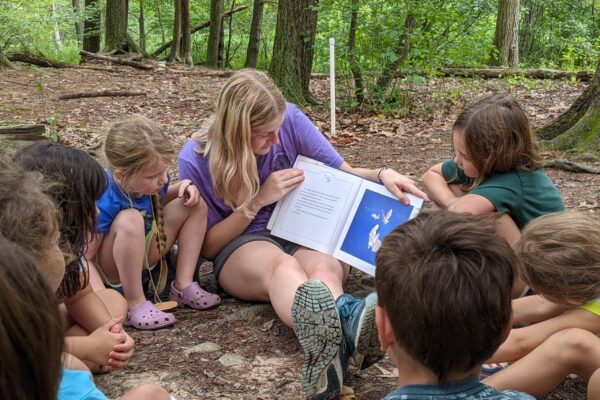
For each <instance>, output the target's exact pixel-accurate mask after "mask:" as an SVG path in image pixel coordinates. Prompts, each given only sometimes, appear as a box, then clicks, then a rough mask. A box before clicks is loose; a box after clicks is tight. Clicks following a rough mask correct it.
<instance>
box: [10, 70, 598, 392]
mask: <svg viewBox="0 0 600 400" xmlns="http://www.w3.org/2000/svg"><path fill="white" fill-rule="evenodd" d="M106 68H107V70H106V71H100V70H89V69H40V68H35V67H34V68H31V67H24V66H23V67H22V68H21V70H19V71H11V70H0V83H1V85H0V125H10V124H16V123H45V124H46V125H47V126H48V128H49V135H50V136H53V137H54V138H55V139H56V138H57V139H58V140H59V141H60V142H62V143H66V144H69V145H73V146H76V147H79V148H84V149H87V150H88V151H90V152H91V153H92V154H100V153H101V151H100V143H101V141H102V135H103V134H104V133H105V132H106V130H107V128H108V126H109V125H110V124H111V123H112V122H113V121H115V120H116V119H118V118H121V117H123V116H125V115H128V114H133V113H138V114H143V115H146V116H148V117H150V118H153V119H155V120H157V121H158V122H160V123H162V124H163V126H164V127H165V129H166V132H167V133H168V134H169V135H170V137H171V138H172V140H173V143H174V145H175V146H176V147H177V148H181V146H182V145H183V144H184V143H185V142H186V141H187V140H188V138H189V137H190V134H191V133H192V132H193V131H194V130H195V129H197V128H199V127H200V126H202V124H203V123H204V122H205V121H206V120H207V118H208V117H209V115H210V114H211V112H212V109H213V104H214V100H215V97H216V95H217V93H218V90H219V88H220V87H221V85H222V83H223V82H224V81H225V79H226V76H223V74H218V73H216V72H215V71H210V70H206V69H203V68H194V69H193V70H187V69H183V68H182V67H178V69H167V68H163V69H159V70H156V71H151V72H147V71H144V72H142V71H139V70H135V69H131V68H128V67H108V66H107V67H106ZM584 87H585V85H584V84H581V83H577V82H570V81H530V80H521V79H509V80H485V81H484V80H478V79H468V80H465V79H461V80H458V79H452V78H443V79H442V78H436V79H427V80H426V82H425V83H424V84H421V85H414V84H413V85H408V86H407V87H406V91H404V92H403V93H404V98H403V103H404V105H405V107H406V109H407V110H408V112H407V113H406V115H405V116H404V117H403V118H400V117H394V116H391V115H383V114H379V115H378V114H367V113H341V114H339V115H338V118H337V122H338V127H337V129H338V134H337V135H336V136H335V137H334V138H330V140H331V142H332V143H333V144H334V146H335V147H336V148H337V150H338V151H339V152H340V153H341V154H342V155H343V157H344V158H345V159H346V161H348V162H349V163H350V164H351V165H355V166H363V167H369V168H377V167H381V166H383V165H387V166H389V167H393V168H395V169H397V170H398V171H400V172H402V173H404V174H407V175H409V176H411V177H413V178H414V179H415V180H417V181H418V182H419V184H420V176H421V174H422V173H423V172H425V171H426V170H427V168H428V167H429V166H431V165H432V164H434V163H436V162H439V161H441V160H444V159H446V158H448V157H450V156H452V145H451V125H452V123H453V121H454V118H455V117H456V115H457V113H458V112H460V110H461V109H462V107H464V105H465V104H467V103H468V102H470V101H472V100H473V99H476V98H480V97H482V96H486V95H489V94H492V93H494V92H497V91H509V92H511V93H512V94H513V95H515V96H516V97H517V98H518V99H519V100H520V101H521V102H522V104H523V106H524V108H525V110H526V112H527V114H528V115H529V116H530V119H531V123H532V125H533V126H539V125H541V124H543V123H544V122H546V121H549V120H551V119H552V118H554V117H556V116H557V115H559V114H560V113H561V112H562V111H564V110H565V109H567V108H568V107H569V106H570V104H571V103H572V102H573V100H574V99H575V98H576V97H577V96H578V95H579V94H580V93H581V92H582V90H583V89H584ZM311 88H312V90H313V93H314V94H315V97H316V98H317V100H319V101H322V102H323V103H324V105H325V106H324V107H313V108H309V109H306V112H307V114H308V115H309V117H310V118H311V119H312V120H313V121H314V122H315V124H316V125H317V126H318V127H319V128H320V129H321V130H322V131H323V132H325V133H328V129H329V122H328V121H329V117H328V113H327V110H326V102H327V93H328V82H327V81H322V80H317V81H314V82H313V84H312V87H311ZM100 90H121V91H122V90H129V91H143V92H145V94H146V95H145V96H138V97H97V98H87V99H78V100H77V99H76V100H58V96H59V95H63V94H70V93H76V92H86V91H100ZM0 145H1V147H9V146H11V145H9V144H7V143H6V142H1V141H0ZM544 157H545V158H547V159H554V158H562V157H563V155H562V154H557V153H553V152H548V151H546V152H544ZM583 161H586V162H588V164H589V165H591V166H596V167H598V166H599V163H598V162H597V160H593V159H590V158H586V157H585V156H583ZM172 170H173V173H174V175H176V170H177V168H176V165H175V164H173V165H172ZM547 172H548V174H549V175H550V176H551V178H552V179H553V180H554V182H555V183H556V185H557V186H558V188H559V190H560V192H561V194H562V195H563V197H564V200H565V204H566V207H567V208H568V209H577V210H583V211H585V212H590V213H598V212H600V205H599V203H600V198H599V192H598V187H600V176H598V175H591V174H583V173H570V172H565V171H562V170H555V169H548V170H547ZM201 272H202V274H201V275H202V285H203V286H204V287H207V288H208V289H210V290H213V291H214V290H215V289H216V288H215V284H214V282H213V280H212V275H211V273H210V265H209V264H205V265H204V266H203V268H202V270H201ZM346 288H347V291H348V292H350V293H353V294H356V295H363V294H365V293H367V292H369V291H372V290H374V279H373V278H371V277H369V276H367V275H365V274H363V273H362V272H360V271H357V270H353V271H352V273H351V275H350V278H349V280H348V282H347V285H346ZM221 295H222V298H223V304H222V305H221V306H219V307H218V308H216V309H213V310H209V311H203V312H198V311H192V310H189V309H178V310H177V311H176V316H177V319H178V323H177V325H176V326H175V327H173V328H170V329H163V330H159V331H155V332H142V331H136V330H133V329H131V330H130V333H131V336H132V337H133V338H134V339H135V341H136V352H135V355H134V357H133V358H132V360H131V363H130V364H129V366H128V367H127V368H126V369H124V370H123V371H118V372H114V373H110V374H106V375H100V376H97V377H96V382H97V384H98V386H99V387H100V388H101V389H102V390H103V391H104V392H105V393H106V394H107V395H108V396H111V397H113V398H116V397H119V396H120V395H121V394H123V393H124V392H125V390H127V389H129V388H131V387H132V386H134V385H135V384H138V383H142V382H153V383H158V384H161V385H163V386H164V387H165V388H166V389H167V390H169V391H170V392H171V393H172V394H173V395H175V396H176V397H177V398H178V399H182V400H184V399H200V398H212V399H238V398H243V399H265V400H266V399H299V398H303V395H302V391H301V384H300V373H299V370H300V365H301V359H302V353H301V350H300V347H299V345H298V342H297V341H296V340H295V338H294V334H293V332H292V330H291V329H289V328H288V327H286V326H285V325H283V324H282V323H281V322H280V321H279V320H278V319H277V318H276V316H275V314H274V313H273V310H272V308H271V307H270V306H269V305H265V304H251V303H246V302H240V301H238V300H236V299H234V298H231V297H229V296H227V295H225V294H224V293H221ZM396 381H397V379H396V370H395V369H394V367H393V365H392V363H391V362H390V360H389V358H387V357H386V358H384V359H383V360H381V361H380V362H378V363H376V364H375V365H374V366H372V367H371V368H369V369H367V370H364V371H358V372H355V373H350V374H349V376H348V378H347V379H346V382H345V385H346V386H347V387H346V397H345V398H346V399H351V398H356V399H364V400H367V399H379V398H381V397H382V396H383V395H384V394H385V393H387V392H389V391H391V390H392V389H393V388H394V386H395V385H396ZM584 397H585V387H584V385H583V384H582V382H581V381H580V380H579V379H577V378H569V379H567V380H566V381H565V383H564V384H563V385H561V386H560V387H559V388H558V389H557V390H555V391H554V392H553V393H552V394H551V395H549V396H548V397H547V398H548V399H575V398H584Z"/></svg>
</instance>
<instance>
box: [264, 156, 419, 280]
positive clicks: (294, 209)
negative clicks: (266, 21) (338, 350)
mask: <svg viewBox="0 0 600 400" xmlns="http://www.w3.org/2000/svg"><path fill="white" fill-rule="evenodd" d="M294 166H295V167H296V168H300V169H302V170H303V171H304V177H305V178H304V181H303V182H302V183H301V184H300V186H298V187H297V188H296V189H294V190H293V191H292V192H290V193H288V194H287V195H285V196H284V197H283V199H281V200H280V201H279V202H278V203H277V206H276V207H275V210H274V211H273V214H272V215H271V219H270V220H269V224H268V225H267V228H268V229H270V230H271V234H273V235H275V236H278V237H280V238H283V239H286V240H289V241H291V242H294V243H298V244H300V245H302V246H305V247H308V248H311V249H314V250H318V251H321V252H323V253H327V254H331V255H333V256H334V257H335V258H337V259H338V260H341V261H344V262H346V263H348V264H350V265H352V266H354V267H356V268H359V269H361V270H363V271H365V272H366V273H368V274H370V275H373V276H374V275H375V253H376V252H377V250H378V249H379V247H380V246H381V241H382V240H383V238H384V236H385V235H387V234H388V233H390V232H391V231H393V230H394V229H395V228H396V227H397V226H398V225H400V224H402V223H404V222H406V221H408V220H409V219H411V218H413V217H415V216H416V215H417V214H418V213H419V211H420V209H421V206H422V205H423V199H421V198H418V197H416V196H413V195H410V194H406V196H407V197H408V198H409V200H410V204H409V205H404V204H402V203H401V202H400V201H399V200H398V199H397V198H396V197H395V196H394V195H393V194H391V193H390V192H389V191H388V190H387V189H386V188H385V187H384V186H383V185H381V184H379V183H375V182H371V181H369V180H366V179H363V178H361V177H359V176H356V175H352V174H349V173H347V172H344V171H341V170H338V169H335V168H331V167H329V166H326V165H324V164H323V163H321V162H319V161H315V160H312V159H310V158H307V157H304V156H298V158H297V159H296V162H295V163H294Z"/></svg>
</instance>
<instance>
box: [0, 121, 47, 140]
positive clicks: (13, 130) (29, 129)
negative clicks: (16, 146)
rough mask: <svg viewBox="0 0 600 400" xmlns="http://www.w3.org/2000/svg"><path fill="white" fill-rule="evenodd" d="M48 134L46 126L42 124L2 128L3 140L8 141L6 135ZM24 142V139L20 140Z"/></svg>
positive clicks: (0, 128)
mask: <svg viewBox="0 0 600 400" xmlns="http://www.w3.org/2000/svg"><path fill="white" fill-rule="evenodd" d="M44 133H46V125H42V124H25V125H13V126H0V135H2V139H6V137H5V136H4V135H24V136H25V135H43V134H44ZM18 140H22V139H18Z"/></svg>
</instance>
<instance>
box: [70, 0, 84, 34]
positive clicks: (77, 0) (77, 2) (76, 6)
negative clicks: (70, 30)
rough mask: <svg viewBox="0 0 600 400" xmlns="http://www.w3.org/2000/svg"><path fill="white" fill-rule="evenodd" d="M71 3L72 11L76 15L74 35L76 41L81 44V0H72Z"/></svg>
mask: <svg viewBox="0 0 600 400" xmlns="http://www.w3.org/2000/svg"><path fill="white" fill-rule="evenodd" d="M71 3H72V4H73V12H74V13H75V15H76V16H77V21H76V22H75V35H76V37H77V42H78V43H79V44H81V43H82V42H83V21H82V20H81V18H80V17H81V0H72V1H71Z"/></svg>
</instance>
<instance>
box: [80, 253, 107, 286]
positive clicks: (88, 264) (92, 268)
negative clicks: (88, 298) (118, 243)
mask: <svg viewBox="0 0 600 400" xmlns="http://www.w3.org/2000/svg"><path fill="white" fill-rule="evenodd" d="M83 265H84V267H85V268H87V271H88V277H89V280H90V286H91V287H92V290H93V291H94V292H97V291H99V290H103V289H106V286H105V285H104V282H102V278H101V277H100V274H99V273H98V270H97V269H96V268H97V267H96V265H94V263H93V261H90V260H87V259H84V260H83Z"/></svg>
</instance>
